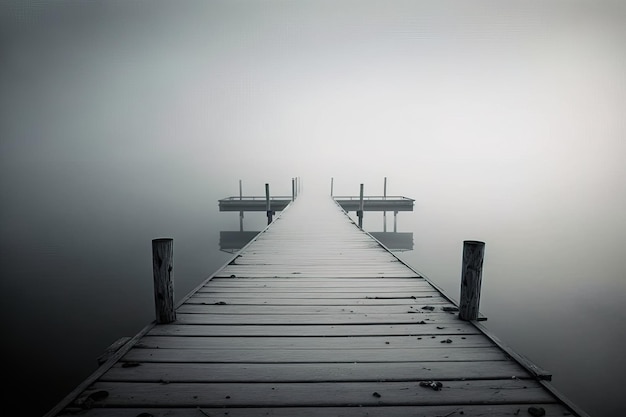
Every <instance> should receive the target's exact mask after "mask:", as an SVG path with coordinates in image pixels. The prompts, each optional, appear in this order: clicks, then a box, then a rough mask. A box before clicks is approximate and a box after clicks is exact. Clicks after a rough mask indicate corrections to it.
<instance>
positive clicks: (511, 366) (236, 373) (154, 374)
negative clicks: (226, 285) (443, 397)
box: [101, 361, 527, 382]
mask: <svg viewBox="0 0 626 417" xmlns="http://www.w3.org/2000/svg"><path fill="white" fill-rule="evenodd" d="M517 375H520V376H521V377H522V378H523V377H525V376H527V374H526V372H525V371H524V369H523V368H521V367H520V366H519V365H518V364H516V363H515V362H512V361H475V362H393V363H380V362H374V363H297V364H295V363H271V364H259V363H245V364H239V363H234V364H233V363H228V364H224V363H150V362H143V363H141V364H139V365H138V366H124V364H118V365H116V366H115V367H113V368H111V369H110V370H109V371H108V372H107V373H106V374H104V375H103V376H102V378H101V380H102V381H121V382H123V381H127V382H160V381H166V382H331V381H334V382H348V381H361V382H368V381H369V382H376V381H416V380H435V381H439V380H441V381H443V380H455V379H456V380H461V379H511V378H512V377H514V376H517ZM468 376H469V377H468Z"/></svg>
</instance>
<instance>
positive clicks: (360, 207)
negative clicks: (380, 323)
mask: <svg viewBox="0 0 626 417" xmlns="http://www.w3.org/2000/svg"><path fill="white" fill-rule="evenodd" d="M356 215H357V216H358V217H359V227H360V228H361V229H362V228H363V184H361V192H360V194H359V211H357V213H356Z"/></svg>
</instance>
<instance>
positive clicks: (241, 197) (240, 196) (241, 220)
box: [239, 180, 243, 232]
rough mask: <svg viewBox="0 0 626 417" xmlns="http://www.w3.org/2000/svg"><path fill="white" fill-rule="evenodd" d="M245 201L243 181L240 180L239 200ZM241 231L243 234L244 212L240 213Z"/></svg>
mask: <svg viewBox="0 0 626 417" xmlns="http://www.w3.org/2000/svg"><path fill="white" fill-rule="evenodd" d="M242 199H243V189H242V188H241V180H239V200H242ZM239 231H240V232H243V210H240V211H239Z"/></svg>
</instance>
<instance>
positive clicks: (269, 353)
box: [122, 344, 508, 363]
mask: <svg viewBox="0 0 626 417" xmlns="http://www.w3.org/2000/svg"><path fill="white" fill-rule="evenodd" d="M122 359H123V360H124V361H126V362H197V363H203V362H204V363H210V362H214V363H220V362H221V363H228V362H236V363H243V362H252V363H295V362H298V363H314V362H332V363H339V362H386V361H387V362H406V361H420V362H431V361H459V362H463V361H504V360H508V356H507V355H505V354H504V353H503V352H502V351H501V350H499V349H497V348H493V347H476V348H466V349H463V348H461V349H457V348H453V347H448V346H447V345H445V346H444V345H443V344H442V346H441V347H436V348H413V349H406V348H404V349H403V348H398V349H385V348H370V349H353V350H349V349H257V350H254V349H214V350H210V351H208V350H203V349H140V348H136V349H131V350H130V351H128V353H126V355H125V356H124V357H123V358H122Z"/></svg>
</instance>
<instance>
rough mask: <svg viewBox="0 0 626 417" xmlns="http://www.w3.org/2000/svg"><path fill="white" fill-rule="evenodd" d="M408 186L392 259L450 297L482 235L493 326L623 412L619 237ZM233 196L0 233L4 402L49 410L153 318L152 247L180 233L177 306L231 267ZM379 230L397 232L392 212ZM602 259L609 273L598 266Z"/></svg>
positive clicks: (249, 217)
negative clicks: (407, 242)
mask: <svg viewBox="0 0 626 417" xmlns="http://www.w3.org/2000/svg"><path fill="white" fill-rule="evenodd" d="M406 191H407V192H405V193H402V194H404V195H407V196H411V197H414V198H417V202H416V210H415V211H414V212H411V213H400V214H399V215H398V231H400V232H407V231H411V232H413V233H414V249H413V250H412V251H405V252H397V253H396V254H397V255H398V256H399V257H400V258H401V259H403V260H404V261H406V262H407V263H409V264H410V265H411V266H413V267H414V268H416V269H417V270H419V271H420V272H421V273H422V274H424V275H426V276H427V277H428V278H429V279H431V280H432V281H433V282H434V283H435V284H437V285H438V286H440V287H442V288H443V290H444V291H445V292H446V293H447V294H448V295H449V296H451V297H452V298H454V299H458V292H459V280H460V276H459V271H460V260H461V258H460V256H461V247H462V241H463V240H464V239H476V238H478V239H481V240H484V241H485V242H486V254H485V266H484V272H483V295H482V302H481V310H482V312H483V314H484V315H486V316H487V317H488V321H487V322H486V323H485V324H486V325H487V327H489V328H490V329H492V330H493V331H494V332H495V333H496V334H497V335H498V337H500V339H502V340H503V341H504V342H506V343H507V344H509V345H510V346H512V347H513V348H514V349H515V350H516V351H517V352H519V353H521V354H523V355H525V356H527V357H528V358H530V359H531V360H532V361H534V362H535V363H536V364H537V365H539V366H541V367H543V368H545V369H547V370H549V371H551V372H552V373H553V374H554V378H553V384H554V385H555V386H556V387H557V388H558V389H559V390H560V391H562V392H563V393H564V394H566V395H567V396H568V397H569V398H571V399H572V400H574V401H575V402H576V403H577V404H578V405H579V406H581V407H582V408H583V409H584V410H586V411H587V412H588V413H590V415H592V416H612V415H618V414H619V410H620V409H621V406H622V405H621V398H622V397H623V394H624V388H623V385H622V383H621V382H622V378H621V377H622V375H623V371H624V370H625V369H626V368H625V366H624V365H625V364H624V359H623V355H622V353H621V347H622V346H623V342H624V333H623V329H624V323H626V317H625V314H624V312H623V309H622V308H621V306H620V303H621V301H622V297H623V294H624V282H623V280H621V279H620V277H621V275H620V274H622V272H621V271H622V267H623V260H622V259H621V258H618V257H617V256H616V255H618V252H619V251H618V250H617V249H615V247H614V246H613V245H615V244H616V243H617V242H613V241H611V239H614V238H616V237H617V236H614V235H612V234H610V233H608V234H607V233H606V232H603V233H604V234H602V233H601V231H596V232H597V233H596V235H594V230H591V229H590V226H589V225H585V224H580V225H579V226H580V228H581V229H580V230H577V231H572V230H551V231H549V232H548V231H546V230H529V229H528V228H526V227H524V226H523V225H520V224H517V223H511V224H509V228H508V229H507V228H505V226H504V223H502V222H500V223H499V224H494V223H493V222H492V221H487V220H486V219H480V220H479V221H477V222H467V221H466V219H465V220H464V219H463V218H460V217H459V216H455V215H453V214H452V213H450V212H445V211H442V207H441V206H437V205H430V204H428V202H427V201H428V200H427V199H424V200H421V199H420V198H419V196H418V195H416V194H412V193H411V189H407V190H406ZM230 194H234V193H230ZM227 195H229V194H227V193H224V194H217V193H215V194H212V193H209V194H208V195H207V196H205V200H204V202H205V203H207V204H206V207H203V208H202V209H198V208H196V209H193V210H187V211H186V210H184V209H181V211H180V212H171V213H169V214H168V215H166V216H161V217H160V216H158V215H154V216H152V218H150V216H144V217H143V218H144V221H140V222H136V223H134V224H133V223H132V222H127V221H120V223H122V224H121V225H120V224H116V223H101V224H98V223H97V222H96V223H95V224H94V223H91V222H90V221H86V222H84V223H82V224H81V221H82V220H81V219H77V218H74V219H68V220H66V223H64V224H61V223H53V224H48V225H45V227H44V225H43V224H41V225H40V226H41V228H40V229H38V230H37V234H36V235H35V236H33V238H32V239H27V238H25V237H24V235H23V234H18V233H14V234H10V233H3V236H2V252H1V254H2V270H3V275H4V278H3V280H2V294H3V302H2V303H1V306H2V307H1V308H2V314H3V316H4V317H5V318H7V319H6V320H5V321H4V322H3V326H2V327H3V334H4V335H5V337H4V338H3V339H4V342H3V344H2V350H3V352H2V353H3V355H4V357H5V358H10V361H11V363H12V364H13V366H12V367H11V370H10V375H8V376H7V377H6V378H7V379H8V380H9V381H11V384H10V390H9V393H10V395H8V396H7V397H6V398H7V399H8V401H11V399H12V398H18V394H23V395H26V396H27V398H30V399H31V401H29V407H30V409H29V413H28V415H32V416H40V415H42V414H44V413H45V412H47V411H48V410H49V409H50V408H51V407H52V406H54V405H55V404H56V403H57V402H58V401H60V400H61V398H62V397H63V396H64V395H66V394H68V393H69V392H70V391H71V390H72V389H73V388H74V387H75V386H76V385H77V384H78V383H80V382H81V381H82V380H83V379H84V378H86V377H87V376H88V375H89V374H90V373H91V372H93V371H94V370H95V369H96V358H97V356H98V355H100V354H101V353H102V352H103V351H104V349H105V348H106V347H107V346H108V345H109V344H111V343H112V342H114V341H115V340H116V339H118V338H120V337H122V336H133V335H134V334H136V333H137V332H139V331H140V330H141V329H142V328H143V327H144V326H145V325H147V324H148V323H149V322H150V321H151V320H152V317H153V300H152V282H151V279H152V275H151V273H152V271H151V252H150V251H151V248H150V242H151V239H152V238H155V237H162V236H169V237H173V238H174V256H175V260H174V271H175V273H174V277H175V292H176V297H177V298H181V297H182V296H184V295H185V294H187V293H188V292H189V291H191V290H192V289H193V288H194V287H195V286H196V285H198V284H199V283H200V282H202V281H203V280H204V279H205V278H206V277H208V276H209V275H210V274H211V273H212V272H214V271H215V270H217V269H218V268H220V267H221V266H222V265H223V264H224V263H225V262H227V260H228V259H230V257H231V254H229V253H227V252H223V251H220V250H219V248H218V242H219V232H220V231H221V230H232V231H236V230H239V219H238V215H237V214H236V213H219V212H218V210H217V199H218V198H222V197H225V196H227ZM92 214H93V215H94V216H98V215H102V216H106V214H104V213H98V212H93V213H92ZM126 215H127V216H130V214H129V213H126ZM166 220H167V221H169V223H168V222H166ZM32 221H33V222H35V223H37V222H38V220H37V219H36V218H33V219H32ZM387 222H388V229H387V230H388V231H391V230H392V228H393V216H392V215H388V217H387ZM88 225H89V227H87V226H88ZM163 225H167V226H166V227H164V226H163ZM264 225H265V217H264V215H263V214H262V213H248V214H246V218H245V229H246V230H261V229H262V228H263V227H264ZM364 228H365V229H366V230H369V231H382V230H383V225H382V215H381V214H380V213H366V218H365V221H364ZM582 230H585V232H586V233H585V234H584V235H583V234H582V233H581V231H582ZM479 231H480V232H479ZM160 232H162V233H160ZM622 232H623V230H621V231H620V233H622ZM561 234H565V235H567V237H568V239H565V240H564V239H563V236H561ZM555 235H556V236H555ZM603 237H604V239H608V240H609V241H602V240H601V239H602V238H603ZM563 245H567V247H563ZM611 250H613V253H607V252H606V251H611ZM607 262H612V263H614V264H613V266H612V268H607V267H606V265H604V266H602V265H599V264H602V263H607ZM601 266H602V268H601V269H600V270H601V271H602V273H598V269H599V268H600V267H601ZM611 274H615V275H611ZM16 403H17V401H16ZM23 415H26V414H23Z"/></svg>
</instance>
